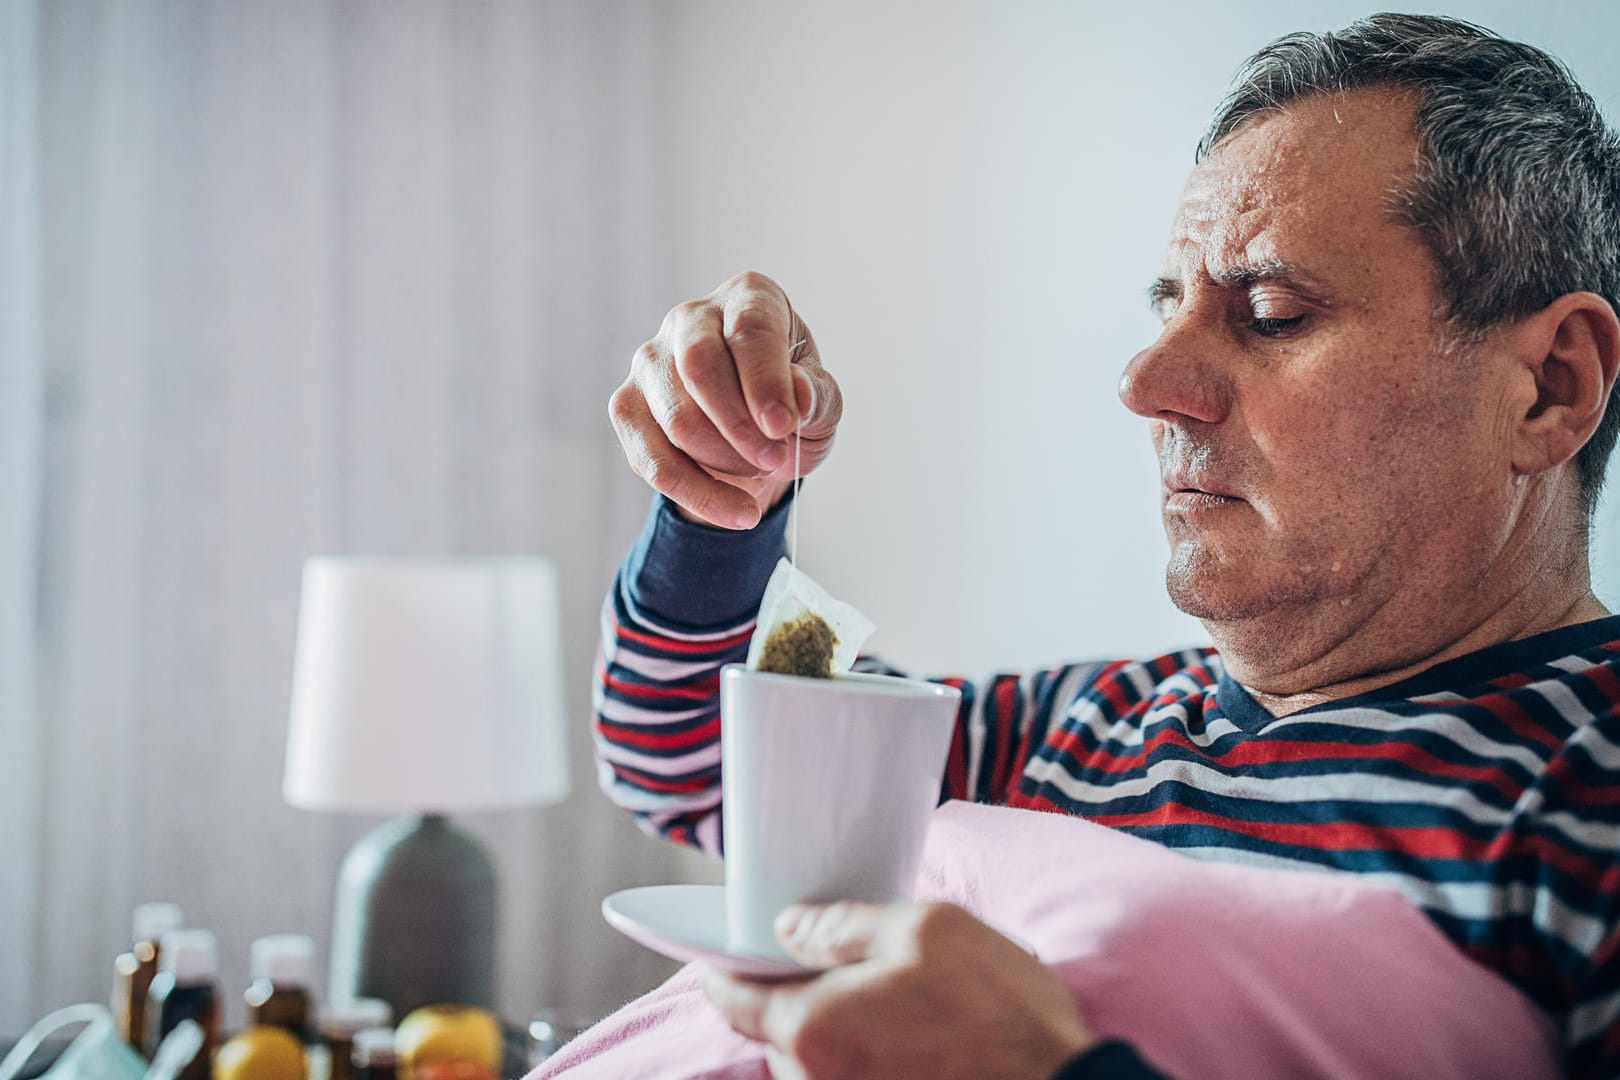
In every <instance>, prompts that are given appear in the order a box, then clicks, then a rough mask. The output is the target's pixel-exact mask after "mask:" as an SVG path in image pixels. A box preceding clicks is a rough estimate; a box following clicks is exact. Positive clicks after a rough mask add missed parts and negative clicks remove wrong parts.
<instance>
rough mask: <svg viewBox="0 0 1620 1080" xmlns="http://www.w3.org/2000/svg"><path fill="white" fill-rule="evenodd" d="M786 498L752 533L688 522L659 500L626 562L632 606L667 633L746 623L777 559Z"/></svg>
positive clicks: (756, 609)
mask: <svg viewBox="0 0 1620 1080" xmlns="http://www.w3.org/2000/svg"><path fill="white" fill-rule="evenodd" d="M792 503H793V492H792V491H791V490H790V491H789V492H788V494H787V495H786V496H785V497H784V498H783V499H782V500H781V501H780V502H778V503H777V504H776V505H775V506H773V507H771V509H770V510H769V511H768V512H767V513H766V514H765V516H764V517H763V518H761V519H760V521H759V524H758V525H755V526H754V527H753V528H752V529H721V528H717V527H715V526H713V525H704V524H700V523H699V522H696V521H690V520H688V519H686V518H684V517H682V516H681V515H680V514H678V513H676V511H675V504H674V503H672V502H670V501H669V500H668V499H666V498H665V497H664V496H662V495H658V496H656V497H654V499H653V504H652V508H651V510H650V511H649V512H648V514H647V524H646V525H645V526H644V527H643V528H642V530H641V536H640V538H638V539H637V540H636V546H635V547H633V548H631V549H630V555H629V558H628V559H626V561H625V568H624V569H625V578H624V580H625V581H626V583H627V584H628V587H629V590H630V598H631V600H632V601H633V602H634V603H635V605H636V607H637V608H639V609H640V610H641V611H643V612H645V613H646V614H648V615H649V616H651V617H653V618H654V619H655V620H657V621H658V622H659V623H660V624H662V625H664V626H668V627H670V628H671V629H678V630H690V631H693V632H697V633H702V632H704V631H709V630H717V629H724V628H726V627H731V626H736V625H738V624H739V623H743V622H747V621H748V620H749V619H752V618H753V617H754V616H755V615H757V614H758V612H759V600H760V597H761V596H762V595H763V594H764V592H765V583H766V582H767V581H769V580H770V577H771V572H772V571H774V570H775V569H776V563H777V561H778V560H779V559H781V557H782V547H783V534H784V532H785V530H786V524H787V516H788V512H789V509H790V507H791V506H792Z"/></svg>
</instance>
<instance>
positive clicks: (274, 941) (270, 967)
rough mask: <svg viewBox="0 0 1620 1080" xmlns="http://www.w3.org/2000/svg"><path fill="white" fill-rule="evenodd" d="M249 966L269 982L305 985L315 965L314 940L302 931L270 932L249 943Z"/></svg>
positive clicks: (278, 984)
mask: <svg viewBox="0 0 1620 1080" xmlns="http://www.w3.org/2000/svg"><path fill="white" fill-rule="evenodd" d="M252 958H253V959H252V963H251V965H250V970H251V972H252V977H253V978H255V979H269V980H270V985H272V986H288V987H292V986H297V987H307V986H308V985H309V984H310V975H311V972H312V969H313V968H314V966H315V942H314V940H313V939H311V938H309V937H306V936H305V935H303V934H271V935H269V936H268V937H262V938H259V939H258V940H257V941H255V942H254V943H253V951H252Z"/></svg>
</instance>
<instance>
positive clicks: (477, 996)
mask: <svg viewBox="0 0 1620 1080" xmlns="http://www.w3.org/2000/svg"><path fill="white" fill-rule="evenodd" d="M495 892H496V882H495V864H494V862H493V861H492V860H491V859H490V857H489V855H488V853H487V852H485V850H484V847H483V845H482V844H480V843H479V842H478V841H477V840H475V839H474V838H473V837H472V836H470V835H468V834H467V833H465V832H463V831H462V830H460V829H457V828H455V827H454V826H452V825H451V824H450V823H449V822H448V821H446V820H445V818H444V816H443V815H441V814H421V815H407V816H405V817H401V818H396V819H394V820H393V821H390V822H387V823H386V824H384V825H382V826H380V827H378V828H376V829H374V830H372V831H371V832H370V833H368V834H366V835H365V836H364V837H362V838H361V840H360V842H359V843H357V844H355V846H354V849H353V850H352V851H350V852H349V854H348V856H347V857H346V858H344V860H343V869H342V870H341V871H340V872H339V874H338V887H337V900H336V903H335V905H334V914H333V920H332V978H331V984H330V986H329V987H328V990H327V993H328V996H329V997H330V999H331V1000H333V1001H345V1000H349V999H352V998H356V997H375V998H382V999H383V1000H384V1001H386V1002H388V1003H389V1004H390V1005H392V1006H393V1007H394V1020H395V1022H396V1023H397V1022H398V1021H399V1020H400V1018H402V1017H403V1016H404V1015H405V1014H406V1013H408V1012H410V1011H411V1010H412V1009H416V1008H418V1007H420V1006H422V1005H435V1004H445V1003H455V1004H460V1005H479V1006H482V1007H484V1008H486V1009H493V1008H494V999H495Z"/></svg>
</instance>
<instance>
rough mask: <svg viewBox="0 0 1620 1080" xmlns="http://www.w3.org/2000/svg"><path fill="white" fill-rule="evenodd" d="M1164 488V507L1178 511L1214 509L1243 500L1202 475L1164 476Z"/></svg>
mask: <svg viewBox="0 0 1620 1080" xmlns="http://www.w3.org/2000/svg"><path fill="white" fill-rule="evenodd" d="M1164 489H1165V497H1164V507H1165V509H1166V510H1173V511H1176V512H1179V513H1194V512H1197V511H1200V510H1216V509H1220V508H1221V507H1224V506H1234V505H1236V504H1238V503H1241V502H1243V501H1244V500H1243V498H1242V497H1241V496H1240V495H1238V494H1236V493H1235V492H1232V491H1228V490H1225V486H1224V485H1222V484H1219V483H1217V482H1214V481H1210V480H1206V479H1204V478H1202V477H1199V478H1197V479H1194V478H1192V477H1188V476H1174V475H1172V476H1167V477H1165V478H1164Z"/></svg>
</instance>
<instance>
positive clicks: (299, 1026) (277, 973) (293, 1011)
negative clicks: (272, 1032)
mask: <svg viewBox="0 0 1620 1080" xmlns="http://www.w3.org/2000/svg"><path fill="white" fill-rule="evenodd" d="M314 966H315V942H314V941H313V940H311V939H310V938H308V937H306V936H304V935H303V934H271V935H270V936H269V937H262V938H259V939H258V940H257V941H255V942H254V943H253V951H252V961H251V964H250V970H251V972H252V976H253V985H251V986H249V987H248V988H247V993H245V994H243V995H242V996H243V998H244V999H245V1000H246V1001H247V1010H248V1011H247V1016H248V1023H249V1024H259V1025H263V1026H267V1027H279V1028H282V1029H284V1030H286V1031H289V1032H291V1033H292V1034H293V1035H294V1036H296V1037H297V1039H298V1041H299V1042H308V1041H309V1020H310V1011H311V1010H310V1004H311V1003H310V976H311V974H312V971H311V969H312V968H313V967H314Z"/></svg>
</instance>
